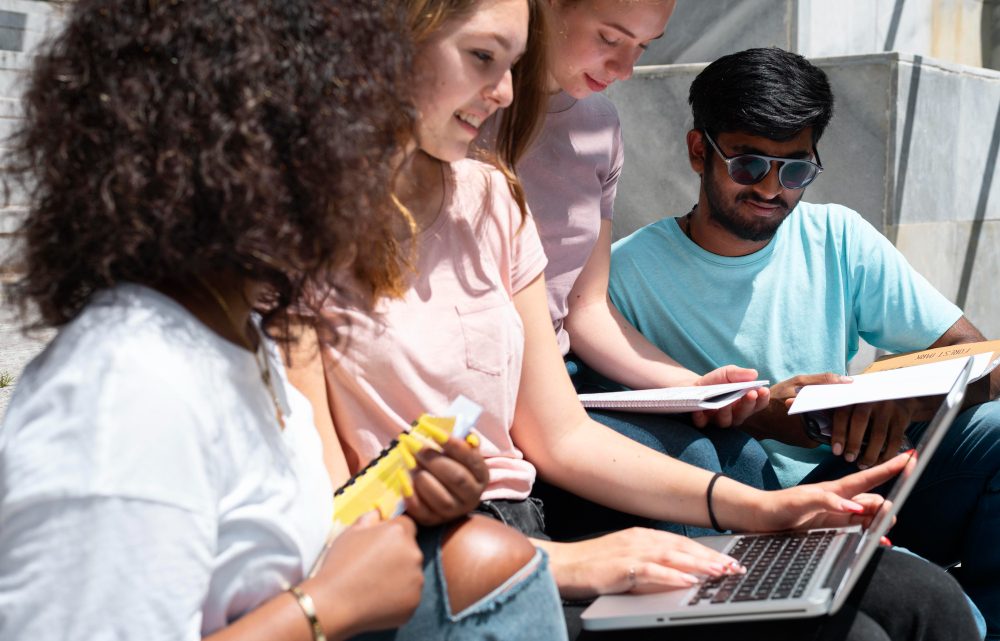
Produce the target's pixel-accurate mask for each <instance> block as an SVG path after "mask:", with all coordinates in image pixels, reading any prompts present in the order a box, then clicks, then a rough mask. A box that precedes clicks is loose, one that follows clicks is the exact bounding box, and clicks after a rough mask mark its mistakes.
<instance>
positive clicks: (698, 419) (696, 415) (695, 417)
mask: <svg viewBox="0 0 1000 641" xmlns="http://www.w3.org/2000/svg"><path fill="white" fill-rule="evenodd" d="M708 420H709V417H708V413H707V412H703V411H698V412H691V423H692V424H693V425H694V426H695V427H698V428H701V427H705V426H706V425H708Z"/></svg>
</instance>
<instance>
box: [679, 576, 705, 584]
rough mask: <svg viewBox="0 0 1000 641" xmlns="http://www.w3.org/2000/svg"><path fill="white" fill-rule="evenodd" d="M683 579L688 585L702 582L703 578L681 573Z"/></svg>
mask: <svg viewBox="0 0 1000 641" xmlns="http://www.w3.org/2000/svg"><path fill="white" fill-rule="evenodd" d="M681 579H683V580H684V581H685V582H686V583H687V584H688V585H694V584H696V583H701V579H699V578H698V577H696V576H695V575H693V574H681Z"/></svg>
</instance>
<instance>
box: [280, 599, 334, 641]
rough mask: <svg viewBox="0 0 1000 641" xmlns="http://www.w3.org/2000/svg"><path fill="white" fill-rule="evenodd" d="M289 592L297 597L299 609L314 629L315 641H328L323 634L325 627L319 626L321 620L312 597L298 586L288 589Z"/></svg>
mask: <svg viewBox="0 0 1000 641" xmlns="http://www.w3.org/2000/svg"><path fill="white" fill-rule="evenodd" d="M288 591H289V592H291V593H292V596H294V597H295V600H296V601H297V602H298V604H299V607H300V608H302V613H303V614H305V615H306V619H308V620H309V627H310V628H312V633H313V641H326V635H325V634H323V626H321V625H320V624H319V619H318V618H317V617H316V604H315V603H313V600H312V597H311V596H309V595H308V594H306V593H305V592H303V591H302V590H300V589H299V587H298V586H292V587H290V588H288Z"/></svg>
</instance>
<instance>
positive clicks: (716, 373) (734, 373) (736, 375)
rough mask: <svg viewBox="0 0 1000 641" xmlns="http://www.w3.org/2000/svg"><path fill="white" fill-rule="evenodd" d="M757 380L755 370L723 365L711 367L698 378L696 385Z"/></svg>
mask: <svg viewBox="0 0 1000 641" xmlns="http://www.w3.org/2000/svg"><path fill="white" fill-rule="evenodd" d="M755 380H757V370H755V369H750V368H748V367H739V366H738V365H725V366H723V367H720V368H718V369H713V370H712V371H711V372H709V373H707V374H705V375H704V376H702V377H701V378H700V379H698V383H697V384H698V385H718V384H721V383H743V382H746V381H755Z"/></svg>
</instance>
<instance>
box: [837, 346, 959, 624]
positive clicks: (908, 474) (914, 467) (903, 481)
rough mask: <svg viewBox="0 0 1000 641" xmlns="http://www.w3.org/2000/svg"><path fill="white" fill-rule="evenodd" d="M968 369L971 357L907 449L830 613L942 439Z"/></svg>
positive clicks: (868, 557)
mask: <svg viewBox="0 0 1000 641" xmlns="http://www.w3.org/2000/svg"><path fill="white" fill-rule="evenodd" d="M971 372H972V359H971V358H970V359H967V362H966V364H965V367H963V368H962V371H961V372H960V373H959V375H958V378H957V379H955V382H954V383H953V384H952V386H951V390H949V392H948V393H947V394H946V395H945V397H944V401H942V403H941V406H940V407H939V408H938V411H937V413H935V414H934V418H933V419H931V422H930V423H929V424H928V425H927V428H926V429H925V430H924V432H923V434H922V435H921V437H920V440H919V442H917V443H915V444H914V448H913V449H912V450H911V451H910V457H909V458H908V459H907V461H906V464H905V465H904V467H903V471H902V472H900V473H899V476H898V477H896V480H895V482H894V484H893V486H892V490H891V491H890V492H889V493H888V494H887V495H886V497H885V500H883V501H882V504H881V505H880V506H879V509H878V512H877V513H876V515H875V518H874V519H873V520H872V524H871V526H870V527H869V528H868V529H867V530H866V531H865V533H864V535H863V536H862V538H861V541H860V542H859V544H858V548H857V551H858V554H857V557H856V558H855V559H854V562H853V563H852V564H851V568H850V570H849V571H848V572H847V574H845V575H844V579H843V581H842V582H841V586H840V589H838V590H837V592H836V595H835V597H834V600H833V603H832V607H831V609H830V611H831V612H836V611H837V609H838V608H839V607H840V606H841V605H842V604H843V602H844V600H846V599H847V596H848V595H849V593H850V592H851V588H853V586H854V583H855V582H856V581H857V578H858V576H860V574H861V571H862V570H863V569H864V567H865V566H866V565H867V564H868V561H869V559H871V556H872V555H873V554H874V553H875V550H876V549H877V548H878V546H879V544H880V541H881V539H882V536H884V535H885V533H886V532H888V531H889V528H891V527H892V522H893V519H894V518H895V516H896V513H897V512H899V509H900V508H901V507H902V505H903V503H904V502H905V501H906V498H907V497H908V496H909V495H910V492H912V491H913V487H914V486H915V485H916V483H917V479H918V478H919V477H920V475H921V474H922V473H923V471H924V469H925V468H926V467H927V464H928V462H930V459H931V456H932V455H933V454H934V451H935V450H936V449H937V446H938V444H939V443H940V442H941V440H942V439H943V438H944V435H945V433H946V432H947V431H948V428H949V427H950V426H951V423H952V421H954V420H955V417H956V416H957V415H958V412H959V410H960V409H961V407H962V400H963V399H964V398H965V387H966V385H968V383H969V374H970V373H971Z"/></svg>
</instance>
